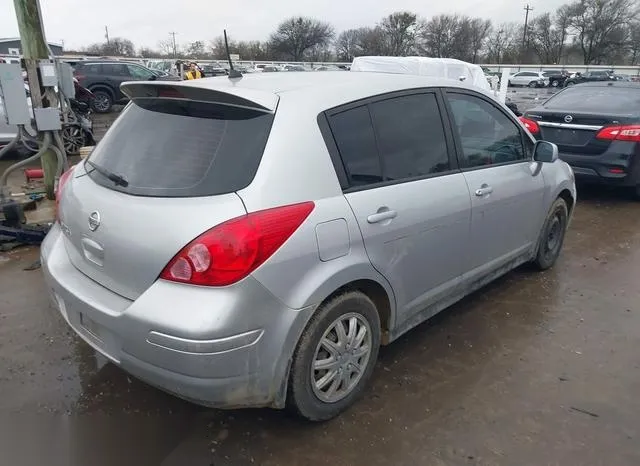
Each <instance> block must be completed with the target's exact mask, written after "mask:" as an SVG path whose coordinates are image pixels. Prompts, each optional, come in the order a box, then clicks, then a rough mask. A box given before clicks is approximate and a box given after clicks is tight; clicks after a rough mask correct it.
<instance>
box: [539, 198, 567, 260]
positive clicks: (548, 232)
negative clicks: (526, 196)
mask: <svg viewBox="0 0 640 466" xmlns="http://www.w3.org/2000/svg"><path fill="white" fill-rule="evenodd" d="M568 219H569V208H568V207H567V203H566V201H565V200H564V199H562V198H558V199H556V201H555V202H554V203H553V205H552V206H551V210H550V211H549V214H548V215H547V219H546V220H545V222H544V226H543V227H542V232H541V233H540V240H539V243H538V253H537V255H536V258H535V259H534V261H533V263H534V264H535V265H536V266H537V267H538V269H540V270H547V269H549V268H551V267H553V264H555V263H556V260H557V259H558V256H559V255H560V250H561V249H562V244H563V243H564V236H565V233H566V231H567V224H568Z"/></svg>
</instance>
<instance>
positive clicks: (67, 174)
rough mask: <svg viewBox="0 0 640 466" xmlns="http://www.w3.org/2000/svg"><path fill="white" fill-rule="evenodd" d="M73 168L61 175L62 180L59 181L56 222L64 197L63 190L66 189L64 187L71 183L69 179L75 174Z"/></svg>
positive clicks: (56, 194) (56, 193)
mask: <svg viewBox="0 0 640 466" xmlns="http://www.w3.org/2000/svg"><path fill="white" fill-rule="evenodd" d="M73 167H75V165H74V166H72V167H71V168H69V170H67V171H66V172H64V173H63V174H62V175H60V178H59V179H58V186H57V187H56V192H55V196H56V207H55V209H56V211H55V213H56V220H58V208H59V207H60V197H62V190H63V189H64V185H65V184H67V182H68V181H69V179H70V178H71V174H72V173H73Z"/></svg>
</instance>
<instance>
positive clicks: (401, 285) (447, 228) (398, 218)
mask: <svg viewBox="0 0 640 466" xmlns="http://www.w3.org/2000/svg"><path fill="white" fill-rule="evenodd" d="M442 108H443V101H442V97H441V95H440V94H439V93H438V92H436V91H433V90H425V91H417V90H414V91H410V92H408V93H400V94H393V95H387V96H384V97H380V98H377V99H373V100H370V101H368V102H365V103H362V102H360V103H357V104H353V105H352V106H349V107H347V108H340V109H337V110H334V111H332V112H331V113H329V114H328V119H329V124H330V126H331V130H332V133H333V135H334V138H335V141H336V144H337V147H338V150H339V153H340V156H341V159H342V163H343V167H344V171H345V174H344V179H345V180H346V183H345V188H346V189H345V197H346V199H347V201H348V202H349V204H350V206H351V208H352V210H353V213H354V214H355V217H356V219H357V222H358V225H359V227H360V231H361V232H362V237H363V239H364V244H365V248H366V250H367V254H368V256H369V259H370V260H371V263H372V265H373V266H374V267H375V268H376V269H377V270H378V271H379V272H380V273H381V274H382V275H383V276H384V277H385V278H386V279H387V280H388V281H389V283H390V284H391V286H392V288H393V291H394V295H395V299H396V308H397V313H396V314H397V320H396V324H397V325H401V323H402V322H403V321H406V320H407V319H409V318H411V317H412V316H414V315H415V314H416V313H418V312H419V311H423V310H424V309H425V308H426V307H427V306H429V305H431V304H434V303H437V302H438V301H439V300H441V299H443V298H444V297H446V296H447V295H448V294H449V293H451V292H452V290H453V288H454V287H455V286H456V285H458V284H459V282H460V274H461V272H462V264H463V260H462V255H461V254H460V248H461V247H463V245H464V244H465V243H466V242H467V240H468V235H469V222H470V208H471V201H470V195H469V190H468V188H467V185H466V182H465V180H464V176H463V175H462V173H460V171H459V170H458V167H457V162H456V159H455V155H454V153H453V149H454V146H453V139H452V136H451V132H450V128H448V127H445V125H444V124H443V120H442V117H441V109H442ZM445 128H446V129H445Z"/></svg>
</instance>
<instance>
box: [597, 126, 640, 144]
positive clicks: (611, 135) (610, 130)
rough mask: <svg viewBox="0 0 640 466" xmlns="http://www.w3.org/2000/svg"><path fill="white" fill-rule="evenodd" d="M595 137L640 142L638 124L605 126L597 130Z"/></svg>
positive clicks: (606, 139) (605, 139) (639, 127)
mask: <svg viewBox="0 0 640 466" xmlns="http://www.w3.org/2000/svg"><path fill="white" fill-rule="evenodd" d="M596 139H602V140H604V141H614V140H615V141H632V142H640V125H623V126H606V127H604V128H602V129H601V130H600V131H598V134H596Z"/></svg>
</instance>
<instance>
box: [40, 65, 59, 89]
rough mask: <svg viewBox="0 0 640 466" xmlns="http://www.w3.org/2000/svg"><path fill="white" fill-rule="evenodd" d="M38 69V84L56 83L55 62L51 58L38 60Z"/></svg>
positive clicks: (48, 85) (50, 85)
mask: <svg viewBox="0 0 640 466" xmlns="http://www.w3.org/2000/svg"><path fill="white" fill-rule="evenodd" d="M38 69H39V70H40V84H41V85H42V86H43V87H55V86H57V85H58V76H56V64H55V63H54V62H53V61H52V60H40V61H39V62H38Z"/></svg>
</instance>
